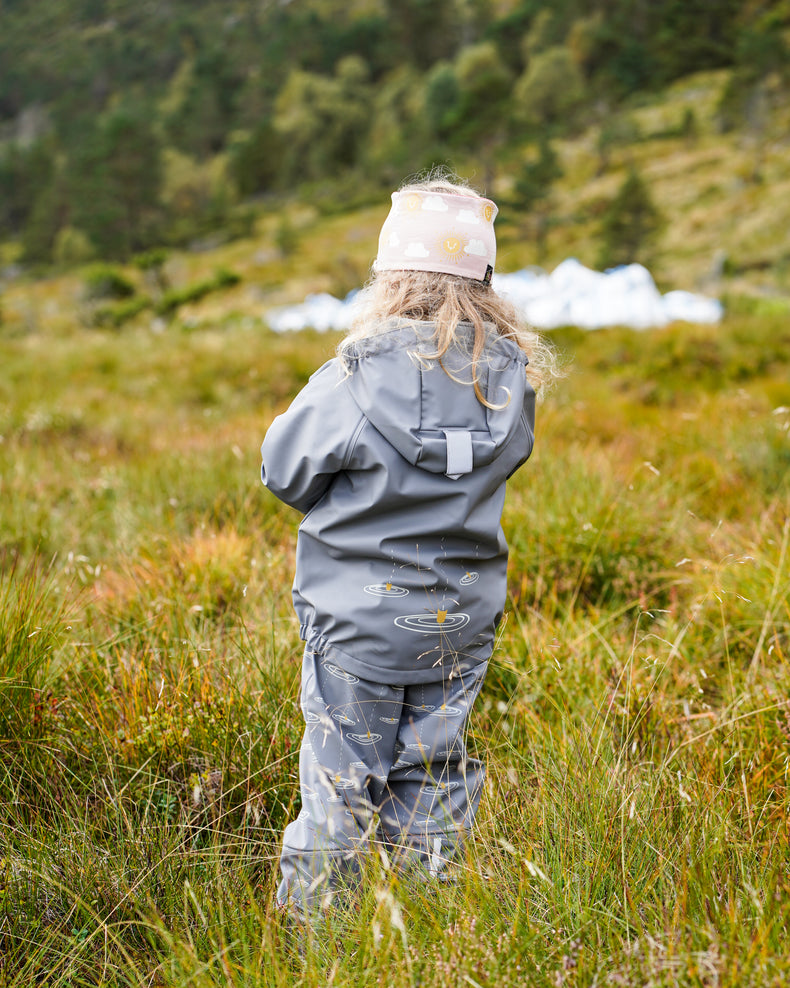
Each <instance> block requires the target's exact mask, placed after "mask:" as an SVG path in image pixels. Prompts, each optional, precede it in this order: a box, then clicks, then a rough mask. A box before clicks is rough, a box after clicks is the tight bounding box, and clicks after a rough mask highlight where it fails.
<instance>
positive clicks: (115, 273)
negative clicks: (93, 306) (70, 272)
mask: <svg viewBox="0 0 790 988" xmlns="http://www.w3.org/2000/svg"><path fill="white" fill-rule="evenodd" d="M134 293H135V288H134V285H133V284H132V282H131V281H129V279H128V278H127V277H126V275H124V274H123V272H122V271H120V270H119V269H118V268H116V267H113V266H112V265H110V264H96V265H94V266H93V267H92V268H91V269H90V270H89V271H88V272H87V273H86V275H85V297H86V298H87V299H88V301H91V302H95V301H98V300H100V299H107V298H115V299H118V298H131V296H132V295H134Z"/></svg>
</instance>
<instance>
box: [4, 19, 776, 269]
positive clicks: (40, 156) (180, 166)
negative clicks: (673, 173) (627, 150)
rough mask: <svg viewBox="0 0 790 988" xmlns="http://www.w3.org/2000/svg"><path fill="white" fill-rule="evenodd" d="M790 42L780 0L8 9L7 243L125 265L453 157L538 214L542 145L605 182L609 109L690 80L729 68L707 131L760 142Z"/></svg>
mask: <svg viewBox="0 0 790 988" xmlns="http://www.w3.org/2000/svg"><path fill="white" fill-rule="evenodd" d="M789 30H790V3H788V0H663V2H660V3H655V2H650V0H551V2H549V0H397V2H395V0H343V2H341V0H292V2H282V0H280V2H274V0H269V2H266V0H233V2H226V0H163V2H155V0H146V2H139V0H37V2H36V3H34V4H31V3H25V2H23V0H1V2H0V242H1V241H4V240H5V241H13V242H15V243H17V244H19V245H21V246H20V249H19V250H18V251H17V253H16V254H15V256H16V257H18V258H19V259H21V260H22V261H23V262H27V263H33V264H49V263H51V262H53V261H57V262H66V263H68V262H71V261H80V260H83V259H87V258H90V257H101V258H103V259H109V258H114V259H125V258H128V257H130V256H133V255H134V254H135V253H137V252H140V251H143V250H145V249H147V248H150V247H152V246H157V245H181V244H185V243H189V242H191V241H193V240H195V239H196V238H200V237H205V236H206V235H208V234H210V233H211V232H212V231H216V230H217V229H223V230H224V231H225V232H226V235H227V236H230V237H233V236H240V235H243V234H244V233H245V232H249V230H250V228H251V225H252V224H253V223H254V214H255V208H254V204H255V203H256V202H258V201H260V200H261V198H262V197H263V198H265V197H272V196H283V195H288V196H293V195H295V196H297V197H298V196H299V195H309V194H314V193H315V191H316V188H319V189H321V190H322V191H323V192H324V194H325V195H327V196H328V197H330V198H332V197H333V196H334V197H335V199H336V201H338V202H341V203H343V204H345V205H349V204H352V205H353V204H354V203H355V202H357V203H358V202H359V201H360V200H364V199H365V198H366V197H368V198H370V197H375V196H376V195H377V194H380V190H381V188H382V187H384V186H386V187H391V186H392V185H393V184H399V183H400V181H401V180H402V179H403V177H404V176H406V175H408V174H409V173H412V172H414V171H417V170H419V169H422V168H424V167H426V166H430V165H432V164H436V163H437V162H448V161H449V162H452V163H453V164H457V163H458V162H459V161H460V162H464V161H466V160H473V161H474V162H475V166H476V169H477V174H478V179H479V182H480V184H482V185H484V186H486V187H488V189H489V192H490V191H491V187H492V184H493V183H494V182H495V180H496V176H497V175H498V174H500V173H501V171H502V170H503V169H504V171H505V173H510V174H513V173H519V175H521V172H522V171H523V172H524V174H523V175H521V182H520V186H519V189H518V190H517V194H516V196H515V202H516V205H517V206H518V207H520V208H526V209H531V208H532V207H534V206H535V204H536V203H540V201H541V199H542V198H545V194H546V189H547V188H548V187H549V186H550V184H551V181H552V178H553V173H552V170H551V168H550V167H549V168H547V167H546V162H547V157H546V156H547V155H549V156H550V155H551V153H552V142H553V141H556V140H561V139H563V138H565V137H568V136H573V135H574V134H578V133H580V132H582V131H584V130H586V129H589V128H590V127H591V126H597V127H599V128H600V130H601V138H600V156H601V161H602V166H604V167H605V164H606V161H607V156H608V153H609V150H610V149H611V147H613V146H616V145H617V144H618V143H619V144H622V143H624V142H625V143H628V142H629V140H633V139H634V137H635V135H634V134H629V133H628V127H627V125H626V126H625V127H624V126H622V125H621V126H619V127H618V123H617V121H618V113H619V111H620V110H621V109H622V108H623V107H624V106H628V105H631V104H633V102H634V100H638V98H639V96H640V94H642V95H644V94H646V93H650V92H656V91H659V90H661V89H662V88H663V87H666V86H667V85H669V84H671V83H672V82H673V81H675V80H677V79H680V78H682V77H684V76H686V75H689V74H691V73H698V72H701V71H705V70H716V69H727V70H729V75H728V83H727V85H726V86H724V88H723V90H722V92H721V94H720V96H719V98H718V101H717V105H716V107H715V123H716V126H717V127H718V128H719V129H720V130H721V132H726V131H727V130H728V129H732V128H735V127H742V126H749V127H752V128H754V129H756V130H757V131H759V130H760V128H761V127H764V118H765V117H766V115H770V113H771V110H772V108H773V107H774V106H775V105H776V104H777V103H778V104H783V103H785V102H786V101H787V98H788V91H789V90H790V55H789V54H788V52H789V51H790V46H789V44H788V31H789ZM694 127H695V120H694V115H693V112H691V113H689V114H687V116H686V117H685V118H684V119H683V120H680V121H678V122H677V128H678V129H679V130H680V131H682V132H684V133H686V134H693V131H694ZM530 148H531V149H532V150H533V152H534V154H533V157H535V158H537V159H539V160H540V162H542V164H543V167H538V168H535V167H532V168H531V169H530V168H526V169H522V164H521V159H522V158H523V156H524V152H525V149H530ZM548 160H550V158H549V159H548ZM251 204H252V205H251Z"/></svg>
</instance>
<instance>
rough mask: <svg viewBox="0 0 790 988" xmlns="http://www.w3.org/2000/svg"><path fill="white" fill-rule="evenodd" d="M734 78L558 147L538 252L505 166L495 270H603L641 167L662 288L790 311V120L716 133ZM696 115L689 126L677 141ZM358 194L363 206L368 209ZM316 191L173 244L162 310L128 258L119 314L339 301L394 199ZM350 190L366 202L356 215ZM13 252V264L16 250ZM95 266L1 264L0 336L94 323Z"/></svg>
mask: <svg viewBox="0 0 790 988" xmlns="http://www.w3.org/2000/svg"><path fill="white" fill-rule="evenodd" d="M728 78H729V76H728V74H727V73H726V72H716V73H705V74H701V75H698V76H695V77H691V78H689V79H686V80H684V81H683V82H681V83H678V84H677V85H676V86H675V87H672V88H670V89H669V90H668V91H666V92H665V93H663V94H661V96H660V97H659V96H655V97H652V98H650V99H648V98H645V97H642V98H640V100H638V101H637V103H636V104H635V105H634V106H633V107H632V108H631V109H630V110H625V111H623V114H622V115H621V116H620V117H619V118H618V120H617V121H616V126H614V125H613V126H614V131H613V132H614V133H615V134H617V133H620V134H621V135H622V138H621V139H619V142H618V140H615V141H614V142H613V143H611V144H609V143H607V141H608V138H607V140H606V141H604V145H605V148H606V150H605V157H604V158H602V155H603V154H604V152H603V151H602V150H601V140H602V126H601V125H596V126H592V127H590V128H589V129H588V130H587V131H585V132H583V133H582V134H581V135H580V136H578V137H577V138H575V139H573V140H565V141H563V142H560V143H559V144H558V154H559V159H560V164H561V167H562V170H563V175H562V178H561V179H560V180H559V181H558V182H557V184H556V187H555V190H554V192H553V193H552V196H551V198H550V200H549V203H548V207H547V208H548V214H547V215H548V221H549V227H548V236H547V242H546V253H545V256H540V254H539V251H538V248H537V244H536V228H535V219H534V217H531V216H530V215H529V214H527V215H522V214H520V213H518V212H517V211H514V210H513V209H510V208H508V206H507V201H508V199H509V196H510V195H511V189H512V186H513V183H514V181H515V178H516V176H517V175H518V169H519V161H518V160H513V161H511V162H509V163H508V164H507V165H506V166H503V167H502V169H501V170H500V172H499V174H498V177H497V179H496V182H495V187H494V195H495V197H496V198H498V199H499V200H500V201H501V202H502V219H501V221H498V223H497V227H498V236H499V259H498V266H499V269H500V270H502V271H509V270H516V269H518V268H520V267H523V266H525V265H528V264H537V263H541V264H542V265H544V266H545V267H547V268H552V267H554V266H555V265H556V264H557V263H559V261H561V260H562V259H563V258H564V257H567V256H576V257H578V258H579V259H580V260H582V261H583V262H584V263H586V264H588V265H590V266H593V267H594V266H596V262H597V256H598V253H599V249H600V243H601V232H600V228H601V217H602V214H603V212H604V211H605V209H606V206H607V204H608V203H609V202H610V201H611V199H612V198H613V197H614V195H615V193H616V191H617V189H618V187H619V186H620V184H621V183H622V181H623V179H624V176H625V174H626V173H627V170H628V169H629V168H630V167H632V166H636V167H637V168H638V169H639V170H640V172H641V173H642V174H643V175H644V177H645V179H646V180H647V182H648V185H649V188H650V192H651V195H652V197H653V199H654V201H655V204H656V206H657V207H658V209H659V210H660V212H661V214H662V216H663V219H664V229H663V232H662V234H661V237H660V239H659V241H658V243H657V245H656V248H655V251H654V256H653V258H652V260H651V262H650V266H651V270H652V271H653V273H654V276H655V277H656V279H657V281H658V283H659V285H660V287H662V289H664V290H668V289H670V288H685V289H689V290H698V291H703V292H707V293H709V294H716V295H722V296H724V297H725V299H729V300H730V301H732V302H734V303H735V304H736V306H737V304H738V303H737V300H738V299H739V298H742V297H748V298H751V299H753V300H755V301H754V302H753V303H752V305H753V307H754V306H756V307H757V308H758V309H767V310H769V311H775V312H786V311H788V307H789V305H790V302H789V301H788V300H790V280H789V279H790V240H789V239H788V232H787V231H788V230H790V147H788V145H787V142H786V140H784V138H783V135H785V134H786V133H787V130H788V127H790V113H788V112H784V113H782V112H778V111H777V112H776V113H775V114H773V115H772V116H771V118H770V126H768V125H767V126H766V128H765V129H764V130H763V131H761V132H759V133H757V132H746V131H743V130H737V131H733V132H731V133H727V134H721V133H719V132H718V130H717V126H716V120H715V114H714V108H715V106H716V105H717V102H718V100H719V97H720V94H721V91H722V89H723V87H725V86H726V84H727V81H728ZM689 111H693V118H694V128H693V133H691V134H690V135H686V136H679V130H680V129H681V125H682V123H683V121H684V120H685V119H687V113H688V112H689ZM604 136H605V135H604ZM457 166H458V168H459V171H460V172H461V174H464V175H466V176H468V177H469V178H470V179H471V180H472V181H473V182H474V181H475V179H476V178H477V179H478V180H479V178H480V176H479V174H478V173H477V171H476V167H475V163H474V162H470V161H464V160H459V161H458V162H457ZM360 192H361V198H362V199H365V197H367V200H368V202H369V205H368V206H360V205H359V200H360ZM308 193H309V194H307V195H306V197H304V198H300V199H294V200H290V201H289V200H288V199H277V200H272V201H269V202H266V203H265V204H262V205H260V206H259V207H258V210H257V214H256V215H257V219H256V220H255V223H254V228H253V233H252V235H251V236H249V237H247V238H243V239H237V240H234V241H232V242H230V243H226V244H224V245H223V244H219V245H215V246H214V247H213V248H212V247H211V244H210V242H208V243H203V244H201V245H198V246H199V247H200V249H199V250H197V251H191V252H190V251H174V252H172V253H170V255H169V257H168V259H167V261H166V262H165V264H164V268H163V274H164V277H165V279H166V282H167V287H166V289H165V291H169V292H170V294H171V295H172V296H174V298H173V299H172V301H173V303H174V304H173V305H172V306H170V307H166V311H164V312H163V313H162V312H160V313H158V312H157V308H159V309H160V310H161V309H162V290H161V288H157V286H156V284H155V283H153V282H152V280H151V277H150V275H149V276H147V277H146V276H145V275H144V273H143V272H141V271H140V270H138V268H136V267H135V266H133V265H127V266H126V267H125V268H124V272H125V276H126V277H127V278H128V279H130V280H131V282H132V283H133V286H134V288H135V291H136V295H135V297H134V299H133V300H132V301H133V303H134V306H133V307H132V308H131V309H127V310H124V311H123V312H122V313H121V318H120V319H119V320H118V322H122V323H123V325H137V326H139V327H149V328H152V329H154V330H155V331H161V330H163V329H164V328H165V327H166V326H167V325H171V324H172V323H173V321H175V325H182V326H187V327H195V326H205V327H209V326H211V327H214V328H215V329H216V328H219V327H220V326H223V325H226V324H231V323H234V322H235V321H238V320H251V321H252V323H251V324H254V325H255V326H260V325H261V323H262V322H264V323H265V312H266V309H267V308H269V307H272V306H276V305H279V304H282V303H285V302H296V301H301V300H302V298H304V296H305V295H306V294H307V293H308V292H311V291H330V292H333V293H334V294H336V295H340V296H342V295H344V294H345V293H346V292H348V291H349V290H351V289H352V288H355V287H358V286H360V285H361V284H362V283H363V282H364V281H365V279H366V277H367V274H368V270H369V264H370V261H371V259H372V258H373V256H374V255H375V251H376V244H377V238H378V231H379V228H380V225H381V223H382V221H383V219H384V217H385V216H386V212H387V208H388V195H387V194H386V193H382V192H376V191H371V190H365V189H364V186H363V188H362V190H360V189H359V188H356V189H353V190H352V188H351V187H350V186H349V188H348V189H345V188H344V187H342V186H341V187H337V186H334V185H333V186H327V187H322V186H320V185H319V186H314V187H312V189H311V190H308ZM345 200H349V201H350V202H352V203H353V202H354V201H356V202H357V205H351V206H350V207H349V208H347V209H346V208H344V207H343V202H344V201H345ZM5 260H6V262H10V261H11V260H13V254H11V253H8V255H7V257H6V258H5ZM88 270H89V269H86V268H83V269H71V270H69V271H68V272H63V273H62V274H57V273H52V274H50V275H49V276H47V277H46V278H38V279H37V278H35V277H34V276H30V275H27V276H25V275H15V274H14V269H13V268H10V269H9V268H7V267H6V273H7V277H6V278H5V283H4V291H3V294H2V295H0V334H2V335H3V336H5V337H9V336H17V335H20V334H22V335H24V334H25V333H38V332H42V333H45V334H46V335H50V334H52V333H56V334H58V335H62V334H66V335H68V334H69V333H70V332H71V331H72V328H73V327H74V325H75V323H82V324H91V323H95V322H96V309H97V308H99V309H101V308H102V307H101V306H96V305H93V306H91V305H87V304H86V303H85V285H84V281H85V278H86V272H87V271H88ZM217 271H230V272H232V273H234V274H235V275H237V276H238V278H239V281H238V283H236V284H230V283H227V284H225V285H223V284H221V283H220V284H219V286H218V287H217V288H216V289H215V290H213V291H211V292H208V293H206V294H205V295H204V296H203V297H202V299H198V300H194V301H189V300H188V299H189V296H190V294H191V295H195V294H196V293H194V292H193V291H192V289H194V288H195V286H199V285H200V284H202V283H205V282H206V281H207V280H209V281H210V280H211V279H212V278H213V277H214V275H215V272H217ZM0 284H2V283H1V282H0ZM758 300H762V301H758ZM104 308H106V306H105V307H104ZM110 308H111V309H112V307H110ZM135 310H136V312H137V314H136V315H135ZM112 311H115V310H112ZM111 324H112V322H111Z"/></svg>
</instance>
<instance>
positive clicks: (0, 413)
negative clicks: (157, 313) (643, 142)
mask: <svg viewBox="0 0 790 988" xmlns="http://www.w3.org/2000/svg"><path fill="white" fill-rule="evenodd" d="M554 335H555V340H556V342H557V344H558V346H560V347H561V348H562V349H564V350H566V351H567V352H568V354H569V355H570V356H571V357H572V362H571V364H570V372H569V376H568V377H567V379H566V380H565V381H564V382H563V383H562V384H561V385H560V387H559V388H558V389H557V391H556V392H555V393H554V395H553V396H551V397H550V398H549V400H548V401H547V402H546V403H545V404H544V405H542V406H541V408H540V410H539V416H540V417H539V422H538V428H539V432H538V441H537V445H536V450H535V454H534V456H533V458H532V460H531V461H530V463H529V464H528V465H527V467H526V468H525V469H524V470H523V471H521V472H520V473H519V474H518V475H517V476H516V477H515V478H514V480H513V482H512V485H511V490H510V494H509V500H508V505H507V508H506V514H505V519H504V523H505V528H506V530H507V533H508V536H509V540H510V543H511V564H510V600H509V603H508V608H507V617H506V621H505V623H504V625H503V627H502V630H501V634H500V638H499V641H498V644H497V648H496V652H495V655H494V659H493V661H492V665H491V669H490V674H489V678H488V680H487V685H486V688H485V690H484V693H483V695H482V696H481V698H480V701H479V704H478V706H477V708H476V711H475V714H474V717H473V722H472V744H473V746H474V747H476V748H477V750H478V752H479V753H480V754H481V755H482V756H483V757H484V758H485V760H486V762H487V764H488V770H489V777H488V785H487V790H486V794H485V798H484V801H483V806H482V808H481V813H480V817H479V827H478V832H477V835H476V839H475V841H474V842H473V844H472V846H471V847H470V850H469V856H468V859H467V860H466V862H465V867H464V870H463V877H462V879H461V881H460V883H459V884H458V886H457V887H454V888H442V889H436V888H433V887H423V886H419V885H414V884H413V883H409V882H407V881H404V880H400V881H399V880H398V879H397V878H396V876H394V875H393V874H391V873H390V872H389V871H388V870H387V869H386V867H385V865H384V863H383V862H381V861H378V860H375V859H374V860H372V861H371V862H370V863H369V867H368V873H367V876H366V880H365V885H364V891H363V893H362V895H361V896H360V898H359V899H358V900H357V902H356V904H355V907H354V909H353V910H351V911H349V912H347V913H343V912H340V913H338V914H337V915H336V916H334V917H332V919H331V920H330V922H329V924H328V926H327V928H326V929H324V930H322V931H321V932H320V933H317V934H315V935H310V936H308V938H307V941H306V945H305V949H304V953H305V959H304V961H303V960H302V959H301V958H300V955H299V953H298V951H297V950H296V944H295V943H294V938H293V936H292V935H291V934H289V932H288V931H287V930H284V929H283V928H282V926H281V925H280V924H279V923H278V921H277V919H276V917H275V915H274V912H275V911H274V907H273V887H274V883H275V882H276V867H277V855H278V844H279V840H280V834H281V831H282V828H283V826H284V824H285V822H286V821H287V820H288V819H289V818H290V817H291V816H292V815H293V813H294V808H295V804H296V792H295V781H296V772H297V758H296V752H297V749H298V745H299V739H300V735H301V727H300V715H299V710H298V704H297V697H298V672H299V658H300V647H299V643H298V635H297V629H296V626H295V619H294V617H293V615H292V612H291V604H290V580H291V574H292V567H293V556H294V544H295V534H296V525H297V521H298V519H297V517H296V516H295V515H294V513H292V512H290V511H289V510H288V509H286V508H284V507H283V506H281V505H279V504H278V503H277V502H276V501H275V500H274V499H273V498H272V497H271V496H270V495H269V494H268V493H267V492H266V491H264V490H263V489H262V488H261V487H260V486H259V483H258V479H257V471H258V454H257V447H258V445H259V443H260V440H261V438H262V435H263V433H264V431H265V428H266V426H267V424H268V422H269V421H270V420H271V418H272V416H273V415H274V414H276V412H277V411H278V410H279V409H280V408H281V407H283V406H284V404H285V403H287V401H288V400H289V398H290V396H291V395H292V394H293V393H294V392H295V391H296V390H297V389H298V388H299V387H300V386H301V385H302V384H303V383H304V381H305V380H306V378H307V376H308V375H309V373H310V372H311V371H312V370H313V369H314V368H315V367H316V366H317V365H318V364H320V363H321V361H322V360H324V359H325V358H326V357H327V356H328V355H329V353H330V352H331V349H332V344H333V342H334V341H333V340H332V339H330V338H323V337H320V336H318V335H315V334H309V333H305V334H300V335H299V336H293V337H288V336H286V337H276V336H274V335H273V334H271V333H268V332H267V331H265V330H264V329H260V328H255V327H254V326H253V327H251V326H250V324H249V323H248V322H245V321H244V320H243V319H238V320H234V319H227V320H226V321H224V322H222V323H219V324H216V325H214V326H212V327H211V328H201V327H200V326H193V327H189V326H185V325H182V324H180V323H176V324H174V325H172V326H171V327H170V328H169V329H168V330H167V331H165V332H161V333H158V334H152V333H151V332H150V331H149V330H147V329H144V328H142V327H140V326H138V327H129V328H127V329H125V330H124V331H123V333H121V334H102V333H98V334H97V333H96V331H93V330H90V329H88V328H80V327H79V326H78V325H75V324H72V325H71V326H70V327H69V328H68V331H62V332H55V333H53V334H47V333H42V332H30V333H27V334H26V335H23V336H17V335H15V334H14V333H9V335H8V336H7V338H6V340H5V341H4V374H3V378H2V381H1V382H0V437H2V438H1V439H0V748H1V750H2V760H1V767H0V985H2V986H3V988H12V986H13V988H21V986H28V985H31V984H39V985H46V986H47V988H62V986H66V985H69V986H71V985H74V986H82V985H84V986H88V985H91V986H95V985H104V986H143V985H145V986H153V985H160V986H168V988H182V986H183V988H185V986H187V985H189V986H215V985H217V986H220V985H221V986H234V988H237V986H247V985H249V986H253V985H255V986H257V985H266V986H269V985H271V986H291V985H305V986H308V985H319V984H320V985H324V984H334V985H354V986H374V985H384V984H386V985H393V986H400V985H404V986H406V985H450V986H456V985H457V986H459V988H461V986H464V988H466V986H468V985H472V986H475V985H481V986H489V985H491V986H493V985H497V986H507V985H514V986H515V985H525V984H528V985H535V986H544V985H545V986H547V988H554V986H557V985H568V986H588V985H590V986H591V985H603V984H613V985H634V986H636V985H666V986H670V985H672V986H674V985H690V986H692V985H693V986H703V985H705V986H710V985H717V986H733V988H735V986H738V988H742V986H751V985H753V986H761V988H762V986H766V985H775V986H779V985H783V984H786V983H787V980H788V978H789V977H790V963H789V962H788V959H787V950H786V945H787V938H788V933H790V930H789V928H788V927H789V924H790V879H789V878H788V865H789V864H790V861H789V860H788V851H787V847H788V836H790V832H788V808H789V801H788V777H787V776H788V765H789V764H790V762H789V761H788V751H790V704H789V703H788V699H787V687H786V683H787V677H788V672H790V670H788V661H789V659H790V649H789V647H788V637H789V633H790V608H788V603H787V601H788V597H789V596H790V544H789V543H790V510H789V509H790V471H789V468H790V455H789V454H788V425H789V424H790V413H788V410H787V407H786V406H787V397H786V395H787V374H788V358H787V353H788V348H787V340H786V336H787V330H786V326H785V319H784V316H783V315H782V314H781V313H777V314H770V313H768V314H766V313H762V314H755V313H754V312H751V311H744V312H743V313H741V314H735V315H732V316H730V317H729V318H728V319H727V321H725V323H724V324H723V325H722V326H721V327H717V328H715V329H700V328H697V329H694V328H691V327H688V326H675V327H670V328H668V329H665V330H660V331H656V332H654V333H650V334H637V333H631V332H628V331H624V330H618V329H613V330H606V331H600V332H597V333H594V334H589V333H588V334H583V333H579V332H577V331H573V330H566V331H562V332H557V333H556V334H554Z"/></svg>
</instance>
